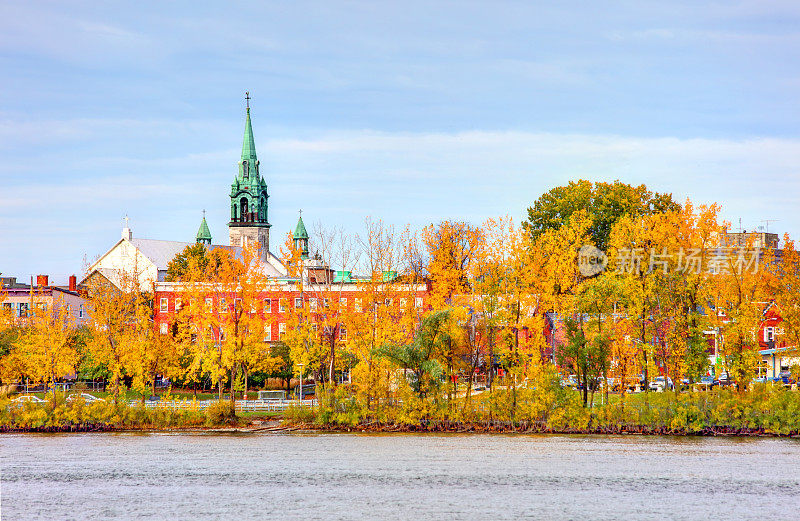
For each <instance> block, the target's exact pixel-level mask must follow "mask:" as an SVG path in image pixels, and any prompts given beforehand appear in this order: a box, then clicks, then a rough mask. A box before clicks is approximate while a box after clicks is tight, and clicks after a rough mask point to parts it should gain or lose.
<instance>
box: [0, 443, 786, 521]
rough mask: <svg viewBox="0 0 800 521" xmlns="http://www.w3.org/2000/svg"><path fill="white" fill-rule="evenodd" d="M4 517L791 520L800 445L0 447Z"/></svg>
mask: <svg viewBox="0 0 800 521" xmlns="http://www.w3.org/2000/svg"><path fill="white" fill-rule="evenodd" d="M0 462H1V463H2V468H1V469H0V471H1V472H2V474H0V486H1V488H0V494H2V496H1V497H0V500H1V501H2V502H1V503H0V508H2V512H1V514H0V515H2V519H20V520H26V521H27V520H34V519H75V520H81V521H83V520H94V519H102V520H107V519H169V520H183V519H187V520H194V521H197V520H204V519H214V520H245V519H254V520H259V521H264V520H272V519H277V520H281V521H283V520H295V519H304V520H305V519H412V520H427V519H431V520H452V519H459V520H460V519H480V520H496V519H513V520H517V519H576V520H578V519H580V520H584V519H587V520H593V521H595V520H603V519H615V520H617V519H644V520H652V521H656V520H662V519H712V518H714V519H721V520H728V519H768V520H790V519H800V441H798V440H789V439H739V438H725V439H719V438H687V437H645V436H555V435H549V436H546V435H545V436H542V435H535V436H528V435H508V436H505V435H418V434H416V435H415V434H400V435H356V434H313V435H299V434H238V435H232V434H226V435H219V434H161V433H149V434H130V433H115V434H97V433H91V434H69V435H59V434H54V435H3V436H0Z"/></svg>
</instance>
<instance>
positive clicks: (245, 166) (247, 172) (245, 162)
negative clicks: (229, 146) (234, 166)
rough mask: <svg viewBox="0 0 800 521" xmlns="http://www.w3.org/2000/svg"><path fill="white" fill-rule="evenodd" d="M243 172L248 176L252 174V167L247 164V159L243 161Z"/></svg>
mask: <svg viewBox="0 0 800 521" xmlns="http://www.w3.org/2000/svg"><path fill="white" fill-rule="evenodd" d="M242 173H243V174H244V177H245V178H247V177H248V176H249V175H250V169H249V168H248V166H247V161H242Z"/></svg>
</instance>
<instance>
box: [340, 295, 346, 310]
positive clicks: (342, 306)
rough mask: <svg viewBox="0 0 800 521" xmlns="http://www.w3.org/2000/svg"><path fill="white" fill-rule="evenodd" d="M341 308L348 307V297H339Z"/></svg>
mask: <svg viewBox="0 0 800 521" xmlns="http://www.w3.org/2000/svg"><path fill="white" fill-rule="evenodd" d="M339 308H341V309H347V299H346V298H340V299H339Z"/></svg>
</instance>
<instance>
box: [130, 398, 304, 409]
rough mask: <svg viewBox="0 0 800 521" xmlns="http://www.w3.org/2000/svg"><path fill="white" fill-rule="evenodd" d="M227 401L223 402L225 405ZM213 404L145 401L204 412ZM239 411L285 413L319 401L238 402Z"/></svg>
mask: <svg viewBox="0 0 800 521" xmlns="http://www.w3.org/2000/svg"><path fill="white" fill-rule="evenodd" d="M224 402H227V400H223V403H224ZM141 403H142V402H141V400H131V401H130V404H131V405H141ZM212 403H217V400H158V401H149V400H148V401H145V402H144V406H145V407H150V408H153V407H165V408H172V409H197V410H203V409H205V408H206V407H208V406H209V405H211V404H212ZM235 404H236V410H237V411H261V412H264V411H267V412H270V411H271V412H279V411H284V410H286V409H287V408H289V407H293V406H294V407H297V406H301V407H316V406H317V400H315V399H311V400H303V401H302V402H301V401H300V400H236V402H235Z"/></svg>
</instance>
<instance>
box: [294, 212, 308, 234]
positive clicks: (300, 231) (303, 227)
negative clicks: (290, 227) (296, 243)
mask: <svg viewBox="0 0 800 521" xmlns="http://www.w3.org/2000/svg"><path fill="white" fill-rule="evenodd" d="M293 238H294V239H308V232H307V231H306V225H305V224H303V216H300V218H299V219H298V220H297V227H296V228H295V229H294V235H293Z"/></svg>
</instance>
